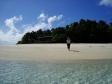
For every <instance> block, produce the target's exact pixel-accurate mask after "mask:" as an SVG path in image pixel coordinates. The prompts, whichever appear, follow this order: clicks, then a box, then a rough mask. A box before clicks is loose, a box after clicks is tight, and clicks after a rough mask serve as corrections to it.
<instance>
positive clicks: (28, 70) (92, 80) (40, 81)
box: [0, 60, 112, 84]
mask: <svg viewBox="0 0 112 84" xmlns="http://www.w3.org/2000/svg"><path fill="white" fill-rule="evenodd" d="M0 84H112V60H102V61H101V60H100V61H99V60H97V61H82V62H75V63H37V62H30V61H29V62H28V61H5V60H0Z"/></svg>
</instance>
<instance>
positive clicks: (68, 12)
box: [0, 0, 112, 45]
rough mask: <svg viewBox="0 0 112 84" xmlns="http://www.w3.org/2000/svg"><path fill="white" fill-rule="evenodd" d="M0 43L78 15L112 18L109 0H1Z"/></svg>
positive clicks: (81, 16) (90, 17) (63, 24)
mask: <svg viewBox="0 0 112 84" xmlns="http://www.w3.org/2000/svg"><path fill="white" fill-rule="evenodd" d="M0 10H1V13H0V44H1V45H2V44H15V43H16V42H17V41H18V40H20V39H21V37H22V36H23V35H24V34H25V33H26V32H31V31H37V30H39V29H51V28H55V27H58V26H65V25H67V24H69V23H72V22H74V21H75V22H77V21H79V20H80V19H90V20H96V21H99V20H104V21H106V22H107V23H110V22H112V17H111V16H112V13H111V10H112V0H91V1H90V0H83V1H82V0H69V1H68V0H61V1H60V0H56V1H51V0H47V1H41V0H29V1H27V0H10V1H7V0H1V1H0Z"/></svg>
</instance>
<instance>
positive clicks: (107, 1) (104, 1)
mask: <svg viewBox="0 0 112 84" xmlns="http://www.w3.org/2000/svg"><path fill="white" fill-rule="evenodd" d="M99 4H100V5H104V6H112V0H101V1H100V3H99Z"/></svg>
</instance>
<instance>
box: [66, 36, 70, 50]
mask: <svg viewBox="0 0 112 84" xmlns="http://www.w3.org/2000/svg"><path fill="white" fill-rule="evenodd" d="M66 42H67V48H68V50H69V51H70V45H71V40H70V38H69V37H67V40H66Z"/></svg>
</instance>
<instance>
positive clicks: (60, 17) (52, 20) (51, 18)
mask: <svg viewBox="0 0 112 84" xmlns="http://www.w3.org/2000/svg"><path fill="white" fill-rule="evenodd" d="M62 17H63V15H59V16H52V17H49V18H48V24H49V25H50V26H51V24H52V23H53V22H55V21H58V20H61V19H62Z"/></svg>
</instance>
